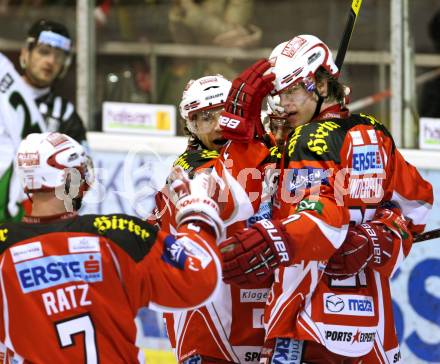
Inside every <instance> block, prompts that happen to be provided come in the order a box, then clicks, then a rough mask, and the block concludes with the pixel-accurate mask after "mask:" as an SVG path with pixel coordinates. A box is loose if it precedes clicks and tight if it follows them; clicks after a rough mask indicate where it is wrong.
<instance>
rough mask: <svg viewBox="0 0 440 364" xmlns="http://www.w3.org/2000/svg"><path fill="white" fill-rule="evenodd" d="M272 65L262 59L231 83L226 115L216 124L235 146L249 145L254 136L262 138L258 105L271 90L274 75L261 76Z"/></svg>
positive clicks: (222, 115)
mask: <svg viewBox="0 0 440 364" xmlns="http://www.w3.org/2000/svg"><path fill="white" fill-rule="evenodd" d="M270 67H271V64H270V63H269V62H268V61H267V60H265V59H261V60H259V61H257V62H256V63H254V64H253V65H252V66H251V67H249V68H247V69H246V70H244V71H243V72H242V73H241V74H240V75H239V76H238V77H237V78H236V79H235V80H234V81H233V82H232V86H231V89H230V91H229V94H228V97H227V99H226V102H225V111H224V112H222V114H221V116H220V120H219V124H220V127H221V129H222V130H223V137H224V138H226V139H230V140H235V141H238V142H248V141H250V140H251V139H252V138H253V137H254V134H255V128H257V134H258V135H260V136H262V135H264V129H263V125H262V124H261V104H262V102H263V99H264V98H265V97H266V95H267V94H268V93H269V92H270V91H271V90H272V89H273V87H274V86H273V83H272V81H273V80H274V79H275V75H274V74H273V73H269V74H267V75H265V76H263V74H264V73H265V72H266V71H267V70H268V69H269V68H270Z"/></svg>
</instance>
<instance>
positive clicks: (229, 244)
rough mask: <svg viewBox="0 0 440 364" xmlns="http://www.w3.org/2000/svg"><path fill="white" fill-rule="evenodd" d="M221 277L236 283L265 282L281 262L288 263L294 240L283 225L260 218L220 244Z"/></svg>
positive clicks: (290, 261) (290, 260)
mask: <svg viewBox="0 0 440 364" xmlns="http://www.w3.org/2000/svg"><path fill="white" fill-rule="evenodd" d="M219 248H220V252H221V253H222V256H223V280H224V281H225V282H226V283H233V284H236V285H238V286H245V285H249V284H255V283H263V282H266V281H267V280H268V279H270V277H271V276H272V274H273V271H274V270H275V269H276V268H277V267H278V266H280V265H284V266H289V265H290V264H291V263H292V259H293V244H292V241H291V238H290V237H289V235H287V233H286V229H285V227H284V225H282V224H281V223H280V222H279V221H275V220H265V219H264V220H261V221H259V222H257V223H256V224H254V225H252V226H251V227H250V228H248V229H245V230H242V231H240V232H238V233H235V234H234V235H233V236H232V237H230V238H229V239H227V240H225V241H224V242H223V243H221V244H220V245H219Z"/></svg>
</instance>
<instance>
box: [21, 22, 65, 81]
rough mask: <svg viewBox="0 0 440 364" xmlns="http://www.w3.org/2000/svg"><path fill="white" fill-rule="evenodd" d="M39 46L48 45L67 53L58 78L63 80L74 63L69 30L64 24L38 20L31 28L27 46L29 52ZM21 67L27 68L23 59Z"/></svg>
mask: <svg viewBox="0 0 440 364" xmlns="http://www.w3.org/2000/svg"><path fill="white" fill-rule="evenodd" d="M37 44H46V45H49V46H51V47H53V48H56V49H61V50H62V51H64V52H65V54H66V58H65V60H64V64H63V67H62V69H61V71H60V74H59V75H58V76H57V78H63V77H64V76H65V75H66V73H67V70H68V68H69V66H70V63H71V61H72V57H71V52H72V39H71V37H70V34H69V31H68V30H67V28H66V27H65V26H64V25H63V24H60V23H57V22H54V21H51V20H45V19H41V20H38V21H37V22H35V23H34V24H33V25H32V26H31V28H30V29H29V31H28V34H27V38H26V46H27V49H28V50H29V51H32V49H33V48H34V47H35V46H36V45H37ZM20 65H21V67H22V68H23V69H25V68H26V66H27V65H26V63H25V61H24V59H22V58H20Z"/></svg>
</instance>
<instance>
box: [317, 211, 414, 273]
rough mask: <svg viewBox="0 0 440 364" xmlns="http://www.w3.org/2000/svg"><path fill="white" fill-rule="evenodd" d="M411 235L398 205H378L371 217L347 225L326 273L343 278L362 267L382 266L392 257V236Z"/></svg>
mask: <svg viewBox="0 0 440 364" xmlns="http://www.w3.org/2000/svg"><path fill="white" fill-rule="evenodd" d="M396 237H398V238H399V239H412V236H411V233H410V232H409V230H408V228H407V222H406V221H405V219H404V217H403V216H402V214H401V213H400V210H398V209H393V210H390V209H386V208H381V209H378V211H377V212H376V215H375V217H374V220H373V221H370V222H368V223H365V224H361V225H356V226H353V227H350V228H349V229H348V233H347V237H346V239H345V241H344V242H343V243H342V245H341V247H340V248H339V249H338V250H337V251H336V252H335V253H334V254H333V256H332V257H331V258H330V260H329V262H328V264H327V267H326V269H325V274H327V275H328V276H330V277H332V278H335V279H346V278H349V277H351V276H353V275H356V274H357V273H359V272H360V271H361V270H362V269H364V268H366V267H370V268H372V269H375V268H380V267H382V266H384V265H385V264H386V263H387V262H388V261H389V260H390V258H391V257H392V254H393V242H394V239H395V238H396Z"/></svg>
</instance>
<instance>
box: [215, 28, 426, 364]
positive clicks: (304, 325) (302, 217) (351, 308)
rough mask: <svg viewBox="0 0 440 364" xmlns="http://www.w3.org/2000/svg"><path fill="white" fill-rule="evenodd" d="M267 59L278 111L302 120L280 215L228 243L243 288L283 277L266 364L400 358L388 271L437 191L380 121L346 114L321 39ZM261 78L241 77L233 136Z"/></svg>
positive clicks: (288, 153)
mask: <svg viewBox="0 0 440 364" xmlns="http://www.w3.org/2000/svg"><path fill="white" fill-rule="evenodd" d="M270 60H271V62H272V64H273V68H272V70H271V71H272V72H273V73H274V74H275V76H276V79H275V90H274V91H275V93H277V94H279V96H280V103H279V106H281V107H282V108H283V109H284V113H285V116H286V118H287V119H288V120H289V121H290V122H291V123H298V124H300V125H299V126H297V127H296V128H295V130H294V131H293V132H292V133H291V134H290V136H289V138H288V140H287V144H286V148H285V149H284V153H283V156H282V161H281V163H280V167H281V177H280V180H279V184H278V190H277V195H276V197H275V199H274V201H273V219H272V220H263V221H260V222H258V223H256V224H255V225H253V226H252V227H250V228H249V229H247V230H245V231H243V232H238V233H236V234H234V235H233V236H232V237H231V238H229V239H228V240H227V241H226V242H224V243H222V244H221V250H222V252H223V258H224V265H223V267H224V269H223V270H224V278H225V280H226V281H227V282H233V283H236V284H239V285H240V284H245V283H249V282H256V281H259V280H260V279H264V278H265V277H266V276H267V275H270V274H272V273H273V270H275V281H274V284H273V286H272V289H271V293H270V295H269V298H268V301H267V306H266V310H265V328H266V340H265V347H264V349H263V352H262V359H261V363H301V362H303V361H304V362H307V363H323V362H326V363H342V362H344V363H356V362H360V361H361V360H364V361H365V360H367V362H368V363H381V362H398V361H399V352H398V351H399V348H398V343H397V339H396V333H395V329H394V324H393V318H392V317H393V316H392V306H391V295H390V289H389V276H390V275H391V274H392V273H393V272H394V271H395V270H396V269H397V267H398V265H399V264H400V262H401V261H402V260H403V259H404V257H405V256H406V255H407V254H408V253H409V250H410V249H411V244H412V238H411V233H414V232H420V231H421V230H423V228H424V224H425V223H426V217H427V213H428V212H429V210H430V208H431V205H432V202H433V195H432V187H431V185H430V184H429V183H428V182H426V181H424V180H423V179H422V178H421V177H420V175H419V174H418V172H417V170H416V169H415V168H414V167H412V166H411V165H409V164H408V163H406V162H405V161H404V160H403V158H402V156H401V154H400V153H399V151H398V150H397V148H396V147H395V145H394V142H393V140H392V137H391V135H390V134H389V132H388V131H387V130H386V128H385V127H384V126H383V125H382V124H381V123H380V122H379V121H378V120H376V119H375V118H374V117H373V116H370V115H365V114H359V115H357V114H351V113H350V112H349V110H348V109H347V108H346V107H345V105H344V99H345V93H344V88H343V86H342V84H340V82H339V81H338V80H337V77H338V69H337V67H336V65H335V64H334V62H333V59H332V55H331V53H330V50H329V48H328V47H327V46H326V45H325V44H324V43H323V42H322V41H321V40H319V39H318V38H316V37H314V36H311V35H301V36H297V37H295V38H293V39H292V40H290V41H288V42H284V43H282V44H280V45H279V46H277V47H276V48H275V49H274V51H273V52H272V54H271V57H270ZM267 68H269V65H268V64H267V65H266V69H267ZM260 69H261V70H262V71H264V67H261V68H260ZM263 77H266V76H264V72H260V73H259V74H258V75H255V76H254V77H253V78H251V79H250V78H247V79H246V78H243V77H239V78H238V79H236V80H234V82H233V84H232V88H231V92H230V94H229V97H228V100H227V102H226V104H225V106H226V110H227V112H226V113H224V114H223V115H222V117H223V118H224V119H223V120H224V122H223V123H222V127H223V128H224V130H225V132H226V134H227V135H229V138H231V139H233V138H234V135H235V134H238V135H239V138H241V139H246V138H247V137H248V135H247V134H246V133H245V132H244V131H245V130H246V129H247V128H249V126H250V125H251V124H252V123H254V122H258V120H257V119H256V118H252V117H249V115H250V116H252V115H253V114H255V112H253V111H252V108H257V105H254V104H253V102H252V99H250V98H249V97H247V96H248V95H247V94H248V93H249V92H250V93H256V92H257V91H255V89H258V83H259V82H260V83H261V84H262V85H265V82H264V80H262V78H263ZM259 78H260V80H259ZM250 86H253V87H250ZM257 93H258V92H257ZM237 140H238V139H237ZM403 180H404V181H405V185H403V183H402V181H403ZM409 181H410V182H409ZM413 185H418V186H419V187H420V188H419V189H418V190H417V191H415V190H410V189H408V187H406V186H413ZM388 201H392V202H393V204H394V205H393V206H396V205H398V207H399V208H400V209H397V210H396V209H395V208H394V207H391V206H389V205H387V204H386V203H387V202H388ZM401 213H402V214H401ZM402 215H403V216H405V217H406V218H404V217H403V216H402ZM355 224H361V225H358V226H354V225H355ZM347 231H348V235H347ZM346 238H347V239H346ZM344 240H345V242H344ZM332 256H333V257H332ZM327 263H329V264H328V268H327V272H326V274H324V271H325V269H326V266H327ZM396 359H397V360H396Z"/></svg>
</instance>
